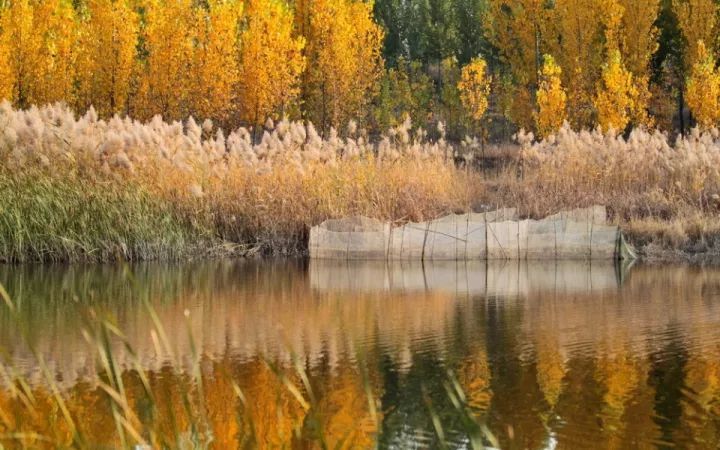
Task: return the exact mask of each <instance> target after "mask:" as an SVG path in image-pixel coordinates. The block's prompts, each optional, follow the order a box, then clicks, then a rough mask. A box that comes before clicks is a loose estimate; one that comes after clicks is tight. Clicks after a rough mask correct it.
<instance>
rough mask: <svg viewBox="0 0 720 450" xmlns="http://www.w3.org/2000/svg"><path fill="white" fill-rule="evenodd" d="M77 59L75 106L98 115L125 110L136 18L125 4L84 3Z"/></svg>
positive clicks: (113, 0) (119, 0)
mask: <svg viewBox="0 0 720 450" xmlns="http://www.w3.org/2000/svg"><path fill="white" fill-rule="evenodd" d="M87 14H88V17H87V19H86V20H85V21H84V23H83V26H82V36H81V45H80V55H79V57H78V85H79V93H78V101H77V103H78V106H79V107H80V109H82V110H84V109H86V108H88V107H89V106H90V105H93V106H94V107H95V108H96V109H97V110H98V111H99V112H100V113H101V114H102V115H106V116H107V115H112V114H116V113H122V112H124V111H126V110H127V109H126V108H127V101H128V96H129V94H130V83H131V77H132V75H133V73H134V70H135V63H136V46H137V39H138V29H139V26H140V23H139V17H138V15H137V14H136V13H135V11H134V10H133V8H132V6H131V5H130V3H129V2H128V0H88V2H87Z"/></svg>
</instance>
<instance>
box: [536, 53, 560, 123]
mask: <svg viewBox="0 0 720 450" xmlns="http://www.w3.org/2000/svg"><path fill="white" fill-rule="evenodd" d="M561 75H562V69H560V67H559V66H558V65H557V64H556V63H555V59H554V58H553V57H552V56H550V55H545V58H544V62H543V66H542V69H541V70H540V87H539V88H538V91H537V95H536V97H537V106H538V111H537V113H536V115H535V124H536V127H537V131H538V134H539V135H540V136H541V137H545V136H549V135H551V134H553V133H555V132H556V131H557V130H559V129H560V127H562V125H563V123H564V122H565V120H566V119H567V94H565V89H563V87H562V81H561V80H560V76H561Z"/></svg>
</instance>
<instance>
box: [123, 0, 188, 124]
mask: <svg viewBox="0 0 720 450" xmlns="http://www.w3.org/2000/svg"><path fill="white" fill-rule="evenodd" d="M193 24H194V22H193V10H192V3H191V1H190V0H148V3H147V4H146V5H145V20H144V27H143V28H142V32H141V38H142V42H143V48H142V52H143V53H144V54H146V55H147V56H145V57H144V60H143V65H142V68H141V71H140V92H139V99H138V105H137V111H136V113H137V115H138V116H139V117H140V118H149V117H151V116H153V115H155V114H162V115H163V116H166V117H167V118H171V119H180V118H182V117H183V116H185V115H186V114H187V110H188V107H187V101H188V97H189V95H188V90H189V87H190V86H189V84H190V83H194V82H195V80H191V79H190V77H188V73H189V72H190V68H191V66H192V57H193Z"/></svg>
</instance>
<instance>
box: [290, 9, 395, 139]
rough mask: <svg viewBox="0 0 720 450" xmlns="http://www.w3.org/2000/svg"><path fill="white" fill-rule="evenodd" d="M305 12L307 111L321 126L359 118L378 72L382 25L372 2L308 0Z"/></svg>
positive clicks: (377, 77)
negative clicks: (309, 0) (376, 18)
mask: <svg viewBox="0 0 720 450" xmlns="http://www.w3.org/2000/svg"><path fill="white" fill-rule="evenodd" d="M306 14H308V15H309V17H308V18H303V17H301V18H299V21H300V22H301V23H307V24H308V26H307V33H306V35H305V38H306V40H307V47H306V52H305V54H306V56H307V67H308V69H307V71H306V76H305V80H304V86H303V97H304V100H305V108H306V111H305V113H306V116H307V117H308V118H309V119H311V120H312V121H313V122H315V123H316V124H317V125H318V126H319V127H320V128H321V129H323V130H325V129H327V128H328V127H330V126H339V125H340V124H342V123H344V122H346V121H347V120H349V119H352V118H357V119H363V118H364V116H365V113H366V111H367V105H368V104H369V101H370V100H371V99H372V97H373V95H374V93H375V92H374V91H375V89H376V86H377V85H376V82H377V80H378V79H379V78H380V76H381V75H382V66H383V61H382V55H381V49H382V40H383V33H382V29H381V28H380V27H379V26H378V25H377V24H376V23H375V22H374V21H373V19H372V5H371V4H369V3H365V2H362V1H357V0H313V1H312V2H311V4H310V5H309V7H308V11H307V12H306Z"/></svg>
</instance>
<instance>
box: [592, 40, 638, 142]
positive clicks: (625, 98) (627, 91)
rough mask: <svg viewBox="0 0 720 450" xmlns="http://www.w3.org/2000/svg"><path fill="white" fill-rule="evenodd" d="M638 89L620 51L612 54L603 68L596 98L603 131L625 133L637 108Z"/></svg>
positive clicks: (599, 120)
mask: <svg viewBox="0 0 720 450" xmlns="http://www.w3.org/2000/svg"><path fill="white" fill-rule="evenodd" d="M636 98H637V89H636V88H635V85H634V83H633V76H632V74H631V73H630V72H629V71H628V70H627V69H626V68H625V66H624V65H623V62H622V57H621V56H620V52H619V51H618V50H614V51H611V52H610V55H609V57H608V62H607V63H606V64H605V65H604V66H603V71H602V80H601V82H600V83H599V86H598V93H597V95H596V97H595V108H596V109H597V114H598V124H599V125H600V127H601V128H602V129H603V130H615V131H623V130H624V129H625V127H627V125H628V124H629V123H630V120H631V118H632V112H633V110H634V108H635V100H636Z"/></svg>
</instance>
